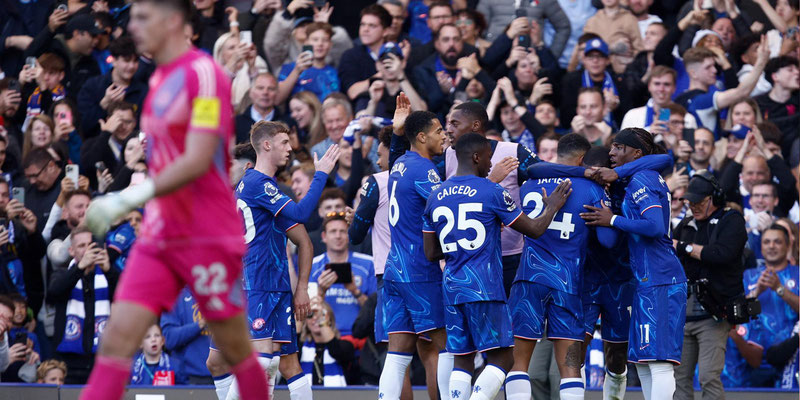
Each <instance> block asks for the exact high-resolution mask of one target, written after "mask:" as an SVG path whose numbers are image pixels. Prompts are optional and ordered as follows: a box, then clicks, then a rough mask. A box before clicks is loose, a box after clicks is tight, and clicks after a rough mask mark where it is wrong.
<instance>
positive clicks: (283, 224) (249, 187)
mask: <svg viewBox="0 0 800 400" xmlns="http://www.w3.org/2000/svg"><path fill="white" fill-rule="evenodd" d="M290 200H291V199H290V198H289V197H288V196H286V195H284V194H283V193H281V191H280V190H279V189H278V184H277V183H276V182H275V180H274V179H273V178H272V177H271V176H268V175H265V174H263V173H261V172H259V171H256V170H255V169H249V170H247V172H245V174H244V177H242V180H241V181H240V182H239V185H238V186H237V187H236V206H237V207H238V209H239V211H240V212H241V213H242V217H243V219H244V225H245V242H246V243H247V254H245V256H244V274H243V277H244V278H243V281H242V284H243V286H244V289H245V290H260V291H271V292H291V291H292V286H291V284H290V282H289V262H288V258H287V255H286V231H288V230H289V229H291V228H292V227H294V226H295V225H297V223H295V222H293V221H290V220H288V219H287V218H282V217H280V216H277V217H276V215H278V213H279V212H280V210H281V209H282V208H283V207H284V206H285V205H286V204H287V203H289V201H290Z"/></svg>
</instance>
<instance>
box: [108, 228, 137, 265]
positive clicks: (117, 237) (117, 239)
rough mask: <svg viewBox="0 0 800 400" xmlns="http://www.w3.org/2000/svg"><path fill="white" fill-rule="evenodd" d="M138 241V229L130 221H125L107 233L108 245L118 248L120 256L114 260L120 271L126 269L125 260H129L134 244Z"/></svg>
mask: <svg viewBox="0 0 800 400" xmlns="http://www.w3.org/2000/svg"><path fill="white" fill-rule="evenodd" d="M135 242H136V231H135V230H134V229H133V227H132V226H131V224H130V223H128V222H125V223H123V224H121V225H120V226H118V227H117V229H114V230H113V231H111V232H109V233H107V234H106V246H108V247H109V248H112V249H114V250H116V251H117V252H118V253H119V257H117V260H116V261H115V262H114V265H116V267H117V268H119V270H120V271H122V270H124V269H125V262H126V261H127V260H128V255H129V254H130V251H131V248H133V244H134V243H135Z"/></svg>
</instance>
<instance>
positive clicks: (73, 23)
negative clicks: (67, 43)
mask: <svg viewBox="0 0 800 400" xmlns="http://www.w3.org/2000/svg"><path fill="white" fill-rule="evenodd" d="M64 29H65V31H66V32H70V33H72V32H74V31H79V32H89V34H91V35H99V34H101V33H103V30H102V29H100V24H98V23H97V21H95V20H94V17H92V16H91V15H89V14H78V15H75V16H73V17H72V18H70V19H69V21H67V26H66V27H65V28H64Z"/></svg>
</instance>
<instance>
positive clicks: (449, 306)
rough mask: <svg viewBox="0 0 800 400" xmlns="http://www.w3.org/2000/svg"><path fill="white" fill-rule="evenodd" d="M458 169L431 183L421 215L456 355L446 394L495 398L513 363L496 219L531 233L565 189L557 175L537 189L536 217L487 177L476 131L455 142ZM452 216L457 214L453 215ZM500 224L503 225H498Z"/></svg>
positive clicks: (539, 229)
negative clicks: (477, 363)
mask: <svg viewBox="0 0 800 400" xmlns="http://www.w3.org/2000/svg"><path fill="white" fill-rule="evenodd" d="M455 151H456V156H457V157H458V170H457V171H456V174H455V175H454V176H452V177H451V178H450V179H448V180H447V181H446V182H445V183H444V184H442V185H441V186H439V187H438V188H436V189H434V190H433V192H432V193H431V195H430V197H429V198H428V201H427V205H426V207H425V214H424V220H423V237H424V247H425V254H426V256H427V257H428V259H429V260H439V259H441V258H444V259H445V261H446V264H445V269H444V280H443V289H444V297H445V303H446V305H445V322H446V325H447V351H448V352H450V353H453V354H454V355H455V360H454V364H455V365H454V369H453V372H452V374H451V376H450V382H449V392H450V393H449V394H450V396H449V398H450V399H459V400H462V399H469V398H472V399H473V400H490V399H494V398H495V396H496V395H497V392H498V391H499V390H500V387H501V386H502V385H503V382H504V381H505V377H506V371H507V370H508V368H509V367H510V366H511V364H512V363H513V355H512V352H511V346H512V345H513V337H512V335H511V315H510V313H509V310H508V306H507V304H506V296H505V290H504V288H503V263H502V252H501V247H500V242H499V241H498V240H496V238H498V237H499V236H500V229H501V227H502V225H506V226H510V227H511V228H512V229H515V230H517V231H519V232H520V233H523V234H525V235H528V236H531V237H539V236H540V235H542V234H543V233H544V232H545V230H546V229H547V226H548V225H549V224H550V222H551V221H552V219H553V216H555V213H556V211H558V209H559V208H561V206H562V205H563V204H564V202H565V201H566V200H567V198H568V197H569V195H570V192H571V189H570V182H569V180H563V182H562V183H561V184H560V185H559V186H558V188H556V189H555V190H554V191H553V192H552V194H551V195H550V196H549V197H546V195H543V194H542V193H539V196H540V197H542V199H543V200H542V202H543V204H544V205H546V209H545V210H544V212H543V213H541V215H539V216H538V217H537V218H535V219H530V218H528V217H527V216H526V215H525V214H523V213H522V211H521V210H520V209H519V208H518V207H517V205H516V202H514V199H513V198H512V197H511V194H510V193H509V192H508V191H506V190H505V189H503V188H502V187H501V186H500V185H498V184H496V183H493V182H491V181H490V180H488V179H485V177H486V176H487V175H488V174H489V169H490V168H491V167H492V163H491V156H492V148H491V146H490V142H489V140H488V139H486V138H485V137H483V136H482V135H480V134H477V133H468V134H465V135H463V136H461V137H460V138H459V139H458V141H457V142H456V144H455ZM456 216H458V218H456ZM501 224H502V225H501ZM476 351H477V352H486V354H487V358H488V365H487V366H486V367H485V368H484V370H483V372H481V374H480V375H479V376H478V378H477V380H476V381H475V386H474V389H473V390H472V394H471V396H470V386H471V384H472V372H473V367H474V358H475V355H474V353H475V352H476Z"/></svg>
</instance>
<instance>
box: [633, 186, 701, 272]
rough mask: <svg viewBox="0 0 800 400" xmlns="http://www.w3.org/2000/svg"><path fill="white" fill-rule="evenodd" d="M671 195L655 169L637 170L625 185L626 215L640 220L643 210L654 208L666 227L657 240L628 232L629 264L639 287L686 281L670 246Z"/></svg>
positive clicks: (681, 267) (679, 263)
mask: <svg viewBox="0 0 800 400" xmlns="http://www.w3.org/2000/svg"><path fill="white" fill-rule="evenodd" d="M670 198H671V195H670V192H669V189H668V188H667V184H666V182H664V178H662V177H661V175H659V174H658V172H655V171H640V172H637V173H636V174H634V175H633V177H632V178H631V181H630V183H628V186H627V187H626V188H625V198H624V200H623V201H622V214H623V216H624V217H625V218H630V219H642V215H643V214H644V213H645V212H646V211H648V210H650V209H652V208H656V209H658V211H659V212H661V214H662V217H663V218H662V221H663V223H664V224H665V227H666V229H664V231H665V232H666V233H665V234H664V235H663V236H661V237H659V238H656V239H650V238H647V237H643V236H641V235H637V234H633V233H628V249H629V250H630V265H631V269H632V270H633V275H634V276H635V277H636V280H637V281H638V284H639V285H640V286H655V285H668V284H672V283H682V282H686V274H684V272H683V266H682V265H681V262H680V261H679V260H678V257H677V256H676V255H675V249H673V247H672V234H671V227H670Z"/></svg>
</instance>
